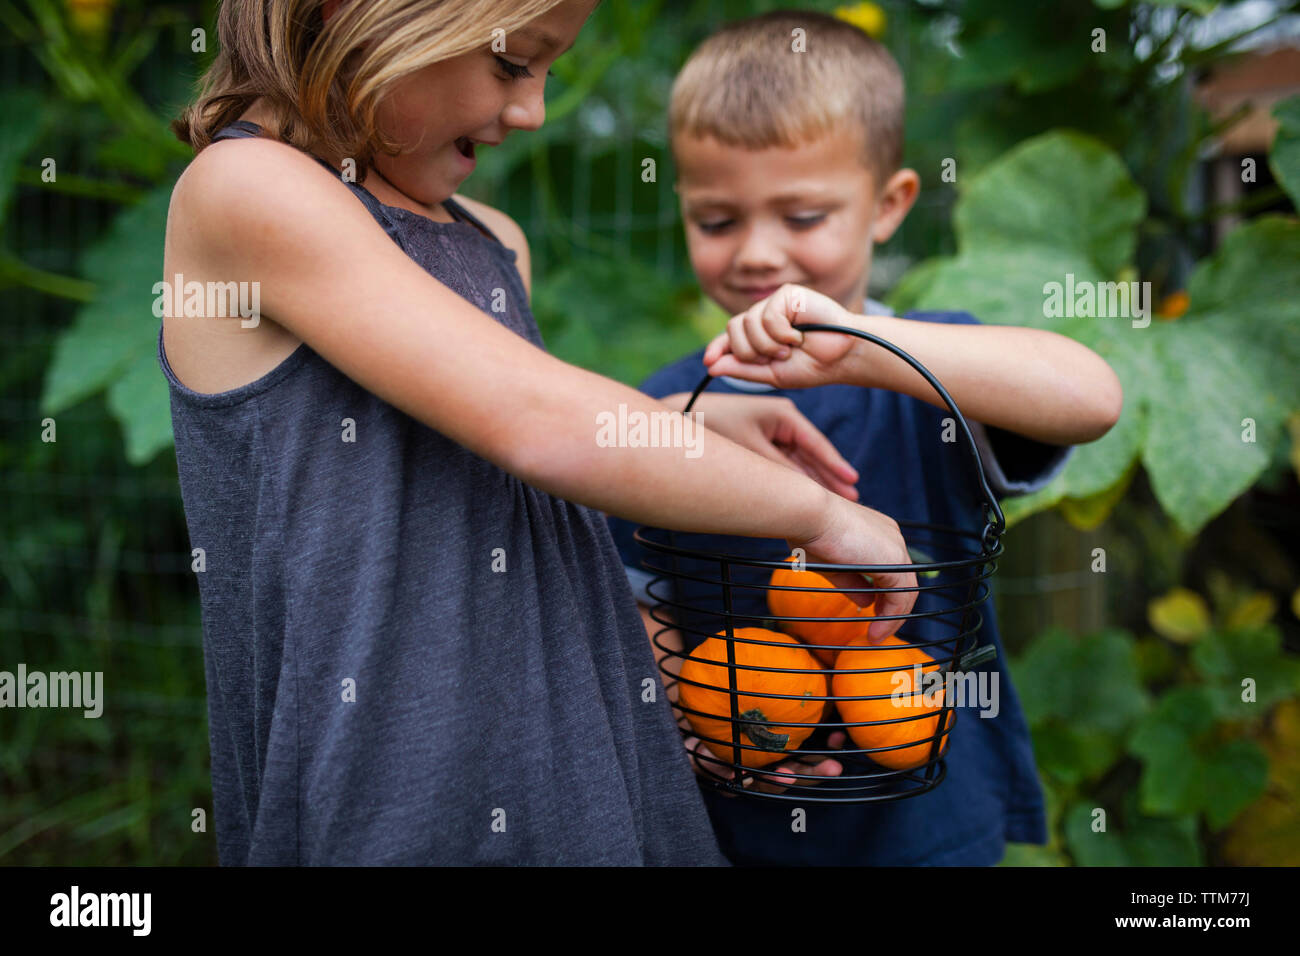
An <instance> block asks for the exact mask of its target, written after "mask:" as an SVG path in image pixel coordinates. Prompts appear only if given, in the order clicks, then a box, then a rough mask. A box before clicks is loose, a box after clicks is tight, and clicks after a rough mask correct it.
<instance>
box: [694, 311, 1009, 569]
mask: <svg viewBox="0 0 1300 956" xmlns="http://www.w3.org/2000/svg"><path fill="white" fill-rule="evenodd" d="M795 328H797V329H798V330H799V331H800V332H842V333H844V334H845V335H853V336H856V337H858V338H860V339H863V340H865V341H867V342H874V343H875V344H876V345H879V346H880V347H881V348H883V349H887V350H889V351H890V352H893V353H894V354H895V355H897V356H898V357H899V358H901V359H902V360H903V361H904V362H906V363H907V364H908V365H910V366H912V368H914V369H916V370H917V371H918V372H920V373H921V375H923V376H924V377H925V380H926V381H927V382H929V383H930V387H931V388H933V389H934V390H935V391H936V392H938V393H939V397H940V398H942V399H943V401H944V404H945V405H947V406H948V410H949V411H951V412H952V414H953V418H954V419H955V420H956V422H957V424H958V425H960V426H961V433H962V434H963V435H965V436H966V443H967V447H968V448H970V459H969V461H970V462H971V465H972V467H973V468H974V471H975V478H976V480H977V481H978V483H979V487H980V491H982V492H983V495H984V501H983V502H982V504H983V505H984V522H985V524H984V530H983V532H982V534H981V536H980V537H981V542H982V543H983V544H984V545H986V546H988V547H992V546H994V545H995V544H996V543H997V539H998V537H1000V536H1001V534H1002V532H1003V531H1005V530H1006V526H1007V522H1006V518H1005V517H1003V514H1002V508H1001V506H1000V505H999V504H998V501H997V498H996V497H994V495H993V490H992V489H991V488H990V487H989V483H988V478H987V477H986V476H985V474H984V462H983V460H982V459H981V458H980V453H979V449H978V448H977V447H976V446H975V438H974V436H973V435H971V432H970V427H969V426H968V425H967V424H966V416H964V415H963V414H962V413H961V410H960V409H959V408H957V403H956V402H954V401H953V400H952V396H951V395H949V394H948V390H947V389H946V388H944V387H943V386H942V385H940V384H939V380H938V379H937V378H935V377H934V376H933V375H932V374H931V373H930V370H929V369H928V368H926V367H925V366H924V365H922V364H921V363H920V362H918V361H917V360H916V359H914V358H912V356H910V355H908V354H907V353H906V352H904V351H903V350H902V349H900V348H899V347H898V346H897V345H895V344H894V343H893V342H887V341H885V340H884V339H882V338H880V336H878V335H873V334H872V333H870V332H863V331H862V330H861V329H853V328H848V327H847V326H843V325H826V324H823V323H820V322H814V323H809V324H808V325H797V326H795ZM713 380H714V377H713V376H712V375H707V374H706V375H705V376H704V380H703V381H701V382H700V384H699V385H697V386H695V391H694V392H692V393H691V400H690V401H689V402H687V403H686V408H684V409H683V410H682V414H686V413H688V412H690V410H691V407H692V406H693V405H694V404H695V400H696V399H697V398H699V397H700V393H702V392H703V391H704V390H705V389H706V388H708V387H709V383H710V382H712V381H713Z"/></svg>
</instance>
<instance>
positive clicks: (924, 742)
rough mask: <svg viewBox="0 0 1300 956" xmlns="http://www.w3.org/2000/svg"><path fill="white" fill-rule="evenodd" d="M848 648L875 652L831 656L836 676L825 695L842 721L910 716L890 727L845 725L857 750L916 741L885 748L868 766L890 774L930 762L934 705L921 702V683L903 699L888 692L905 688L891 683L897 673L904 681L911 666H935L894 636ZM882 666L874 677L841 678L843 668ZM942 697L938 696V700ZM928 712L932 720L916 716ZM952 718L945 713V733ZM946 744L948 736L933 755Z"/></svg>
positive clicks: (936, 709)
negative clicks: (909, 745) (873, 766)
mask: <svg viewBox="0 0 1300 956" xmlns="http://www.w3.org/2000/svg"><path fill="white" fill-rule="evenodd" d="M853 643H854V647H864V648H870V647H873V646H874V647H876V648H878V649H876V650H855V649H851V648H850V649H845V650H842V651H840V652H839V654H838V655H837V656H836V658H835V670H836V673H835V674H834V675H833V676H832V677H831V694H832V696H833V697H834V698H835V707H836V708H837V709H838V710H839V713H840V716H841V717H842V718H843V719H844V722H845V723H849V724H852V723H861V722H864V721H871V720H897V719H898V718H900V717H916V719H914V720H903V721H900V722H898V723H893V724H877V725H875V726H865V727H846V728H844V729H845V730H847V731H848V734H849V736H850V737H851V738H852V739H853V742H854V743H855V744H857V746H858V747H860V748H862V749H863V750H871V749H873V748H876V747H893V746H896V745H898V744H905V743H907V742H909V741H921V742H920V743H918V744H917V745H916V746H914V747H902V748H900V749H898V750H885V751H882V752H880V753H872V754H867V756H868V757H870V758H871V759H872V760H873V761H874V762H876V763H878V764H880V765H881V766H884V767H889V768H891V769H893V770H910V769H911V768H913V767H919V766H921V765H922V764H924V763H925V762H926V761H927V760H929V759H930V749H931V743H932V742H931V741H930V740H929V739H928V738H930V737H933V736H934V735H935V733H936V732H937V731H938V728H939V716H938V714H939V710H940V709H941V708H940V706H939V705H938V704H927V703H926V702H925V700H924V698H925V694H926V691H927V690H928V688H927V686H926V685H924V684H923V685H921V686H920V687H915V688H912V690H911V691H910V693H907V694H906V696H904V695H901V694H900V695H899V696H898V697H897V698H896V697H894V694H895V693H897V692H898V691H900V690H902V689H903V688H905V687H908V686H909V685H908V684H902V683H901V682H900V683H895V680H894V676H895V674H897V673H898V672H899V671H903V672H905V673H906V674H907V679H908V681H909V682H910V681H911V680H912V677H913V673H914V672H913V670H912V668H913V666H915V665H918V664H919V665H921V669H922V673H927V672H931V671H936V670H938V669H939V665H938V664H936V663H935V662H934V660H933V659H932V658H931V657H929V656H928V655H926V654H925V652H923V651H921V650H920V649H919V648H915V647H908V646H907V642H906V641H903V640H901V639H900V638H898V637H888V638H886V639H885V640H884V641H882V642H881V643H880V644H878V645H870V644H868V643H867V642H866V640H865V639H859V640H857V641H855V642H853ZM877 667H888V668H892V670H886V671H879V672H877V673H874V674H846V673H844V671H845V670H853V669H859V670H861V669H865V668H877ZM881 694H884V695H887V696H885V697H884V698H883V699H881V700H845V699H844V698H846V697H868V696H877V695H881ZM941 699H942V698H941ZM924 714H933V715H934V716H932V717H925V716H921V715H924ZM954 716H955V715H954V714H953V712H952V711H951V710H949V712H948V719H947V721H946V723H945V725H944V726H945V729H949V728H951V727H952V722H953V718H954ZM947 746H948V734H945V735H944V736H943V738H942V739H941V740H940V742H939V753H940V754H942V753H943V751H944V750H945V749H946V748H947Z"/></svg>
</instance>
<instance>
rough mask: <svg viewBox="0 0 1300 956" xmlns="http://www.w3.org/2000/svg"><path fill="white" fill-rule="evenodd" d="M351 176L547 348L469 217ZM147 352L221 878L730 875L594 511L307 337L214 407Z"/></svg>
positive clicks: (402, 231) (461, 281) (417, 250)
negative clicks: (460, 435) (264, 868)
mask: <svg viewBox="0 0 1300 956" xmlns="http://www.w3.org/2000/svg"><path fill="white" fill-rule="evenodd" d="M259 132H260V130H259V129H258V128H257V127H256V126H254V125H253V124H251V123H244V122H240V123H236V124H234V125H232V126H229V127H226V128H225V129H224V130H222V131H221V133H219V134H218V136H217V138H218V139H224V138H231V137H246V136H254V135H257V134H258V133H259ZM321 162H322V165H326V166H327V168H329V167H328V165H327V164H325V163H324V161H323V160H322V161H321ZM331 172H335V171H334V170H332V169H331ZM347 185H348V186H349V188H350V189H351V190H352V192H353V193H354V194H355V195H356V196H357V198H358V199H359V200H360V201H361V202H362V203H364V204H365V206H366V208H367V209H368V210H370V212H371V214H372V215H373V216H374V217H375V219H376V220H378V222H379V223H380V224H381V225H382V226H383V227H384V229H385V230H386V231H387V232H388V234H389V235H390V236H391V237H392V238H393V240H394V241H395V242H396V243H397V244H398V245H399V246H401V247H402V249H403V250H405V251H406V253H407V254H408V255H409V256H411V258H412V259H414V260H415V261H416V262H418V263H419V264H420V265H421V266H423V267H424V268H425V269H426V270H428V272H429V273H430V274H431V275H433V276H434V277H435V278H437V279H438V280H439V281H441V282H443V283H445V284H446V285H447V286H449V287H450V288H451V289H453V290H454V291H455V292H456V293H458V294H459V295H461V296H462V297H463V298H465V299H467V300H468V301H470V302H472V303H473V304H474V305H476V306H478V307H479V308H480V309H482V310H483V311H484V312H485V313H486V314H488V315H490V316H492V317H493V318H495V319H496V320H497V321H499V322H502V323H503V324H504V325H506V326H507V327H508V328H510V329H512V330H513V331H515V332H516V333H517V334H519V335H520V336H522V337H524V338H526V339H527V340H528V341H530V342H532V343H533V344H535V345H537V346H538V347H539V348H541V347H544V346H543V343H542V340H541V336H540V334H539V332H538V330H537V325H536V323H535V321H534V320H533V317H532V315H531V313H530V312H529V310H528V306H527V297H526V295H525V291H524V288H523V283H522V280H521V279H520V277H519V273H518V271H517V270H516V268H515V266H514V260H515V254H514V252H513V251H512V250H509V249H507V248H506V247H505V246H503V245H502V244H501V243H500V242H499V241H497V240H496V238H495V236H491V233H490V231H487V230H486V228H485V227H483V225H482V223H480V222H479V221H478V220H477V219H475V218H474V217H473V216H471V215H470V214H469V213H468V212H467V211H466V210H465V209H464V207H462V206H460V205H459V204H458V203H456V202H455V201H453V200H448V201H447V202H446V203H445V206H446V208H447V209H448V211H449V212H451V213H452V215H454V216H456V217H457V220H458V221H456V222H452V223H440V222H436V221H434V220H432V219H429V218H427V217H424V216H420V215H418V214H416V213H413V212H410V211H408V210H405V209H399V208H395V207H392V206H386V205H384V204H382V203H380V202H379V201H378V200H377V199H376V198H375V197H374V196H372V195H371V194H370V193H369V192H368V191H367V190H365V189H364V188H363V187H361V186H359V185H356V184H354V183H348V184H347ZM481 230H482V231H481ZM485 232H487V235H485V234H484V233H485ZM499 289H504V290H505V302H506V303H507V306H508V308H507V311H506V312H505V313H504V314H503V313H498V312H493V311H492V304H493V296H494V290H499ZM498 298H499V293H498ZM158 361H159V364H160V366H161V368H162V370H163V374H164V375H165V376H166V377H167V381H168V383H169V387H170V395H171V414H172V425H173V429H174V432H175V437H176V461H177V465H178V468H179V474H180V485H181V494H182V499H183V502H184V506H185V515H186V521H187V523H188V527H189V533H190V539H191V544H192V547H194V548H203V549H204V551H205V561H206V567H205V570H204V571H202V572H201V573H199V574H198V575H197V576H198V579H199V594H200V600H201V605H202V615H203V639H204V640H203V643H204V663H205V671H206V678H207V688H208V718H209V733H210V742H211V748H212V791H213V804H214V816H215V829H216V837H217V850H218V858H219V860H220V862H221V863H222V864H277V865H284V864H610V865H637V864H650V865H682V864H685V865H698V864H710V865H725V864H726V859H725V858H724V857H723V856H722V855H721V853H720V852H719V850H718V847H717V843H716V841H715V839H714V836H713V832H712V829H711V827H710V824H709V818H708V815H707V813H706V812H705V809H704V805H703V802H702V800H701V798H700V794H699V790H698V788H697V785H696V783H695V780H694V776H693V774H692V773H691V770H690V767H689V764H688V761H687V758H686V756H685V752H684V750H683V748H682V744H681V740H680V737H679V735H678V732H677V729H676V725H675V723H674V722H673V719H672V717H671V714H670V710H669V706H668V703H667V700H666V699H665V697H664V693H663V688H662V685H660V683H659V679H658V674H657V672H656V669H655V664H654V658H653V655H652V653H651V648H650V646H649V643H648V641H647V639H646V634H645V628H644V627H643V625H642V623H641V619H640V616H639V614H638V613H637V610H636V604H635V602H634V600H633V597H632V593H631V591H630V589H629V586H628V583H627V578H626V576H625V574H624V573H623V568H622V562H621V561H620V559H619V556H618V553H617V551H616V550H615V548H614V544H613V541H612V540H611V538H610V533H609V531H608V528H607V526H606V522H605V519H604V518H603V516H602V515H601V514H599V513H598V512H595V511H592V510H589V509H587V508H585V507H582V506H580V505H576V504H573V503H571V502H568V501H562V500H559V499H557V498H553V497H551V496H550V495H548V494H545V493H543V492H542V491H539V490H538V489H536V488H533V487H531V486H529V485H527V484H525V483H523V482H522V481H520V480H519V479H518V478H516V477H514V476H513V475H511V474H509V473H507V472H505V471H502V470H501V469H500V468H498V467H497V466H495V465H493V464H491V463H490V462H488V461H486V460H484V459H482V458H480V457H478V456H477V455H475V454H473V453H472V452H470V451H468V450H466V449H465V448H463V447H462V446H460V445H458V444H456V443H455V442H453V441H451V440H450V439H449V438H446V437H445V436H443V435H442V434H440V433H439V432H437V431H435V430H433V429H431V428H429V427H427V426H425V425H423V424H421V423H420V422H418V421H416V420H414V419H412V418H410V417H409V416H407V415H406V414H404V413H402V412H400V411H398V410H397V409H395V408H393V407H392V406H391V405H388V404H387V403H386V402H384V401H382V400H381V399H379V398H377V397H376V396H374V395H372V394H371V393H369V392H367V391H366V390H365V389H363V388H361V387H360V386H359V385H357V384H355V383H354V382H352V381H351V380H350V379H348V378H347V377H346V376H345V375H343V374H342V373H340V372H339V371H337V370H336V369H335V368H334V367H333V366H331V365H330V364H329V363H327V362H326V361H325V360H324V359H322V358H321V357H320V356H319V355H317V354H316V353H315V352H313V351H312V350H311V349H310V348H309V347H308V346H307V345H306V344H305V343H304V344H303V345H301V346H299V348H298V349H297V350H296V351H295V352H294V353H293V354H292V355H290V356H289V358H287V359H285V361H284V362H283V363H281V364H280V365H279V366H278V367H276V368H275V369H274V370H272V371H271V372H269V373H267V374H266V375H264V376H263V377H262V378H260V379H258V380H257V381H255V382H252V383H250V384H248V385H245V386H242V387H240V388H236V389H234V390H232V391H228V392H223V393H220V394H216V395H204V394H200V393H197V392H194V391H191V390H190V389H188V388H186V387H185V386H184V385H182V384H181V383H180V381H179V380H178V379H177V378H176V376H175V374H173V372H172V370H171V369H170V367H169V366H168V364H167V357H166V355H165V353H164V350H163V343H162V330H161V328H160V329H159V335H158ZM483 387H484V388H487V389H491V387H492V383H491V382H484V383H483ZM344 419H352V420H353V421H354V422H355V441H352V442H347V441H344V440H343V438H344V434H345V432H344V426H343V420H344ZM503 563H504V564H503ZM503 567H504V569H502V568H503ZM647 680H649V681H650V682H651V683H650V684H649V685H647V684H646V681H647ZM647 686H649V687H650V688H651V689H652V691H653V694H651V693H650V692H649V691H647V689H646V688H647ZM651 696H653V700H648V699H647V698H649V697H651Z"/></svg>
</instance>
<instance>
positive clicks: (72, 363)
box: [41, 183, 172, 463]
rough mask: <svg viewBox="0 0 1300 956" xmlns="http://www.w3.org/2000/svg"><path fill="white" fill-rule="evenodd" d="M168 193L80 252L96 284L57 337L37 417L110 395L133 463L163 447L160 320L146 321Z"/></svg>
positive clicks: (165, 411) (161, 190)
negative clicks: (158, 355)
mask: <svg viewBox="0 0 1300 956" xmlns="http://www.w3.org/2000/svg"><path fill="white" fill-rule="evenodd" d="M171 192H172V184H171V183H167V184H166V185H163V186H160V187H158V188H157V189H155V190H153V191H152V192H150V194H149V195H148V196H147V197H146V198H145V199H144V200H143V201H142V202H141V203H140V204H139V205H137V206H133V207H131V208H129V209H127V210H125V211H124V212H122V213H121V214H120V215H119V216H118V217H117V219H116V220H114V222H113V224H112V226H110V227H109V230H108V232H107V233H106V235H105V236H104V237H103V238H102V239H100V240H99V241H98V242H96V243H95V244H94V245H93V246H92V247H91V248H90V249H89V250H88V251H87V252H86V254H85V256H84V257H83V260H82V271H83V274H84V275H85V276H86V278H88V279H90V280H92V281H94V282H95V284H96V295H95V299H94V300H93V301H92V302H90V303H88V304H87V305H85V306H84V307H83V308H81V309H80V310H79V311H78V313H77V315H76V318H75V319H74V320H73V323H72V325H71V326H69V327H68V328H67V329H66V330H64V331H63V332H62V333H61V334H60V336H59V338H58V341H57V342H56V343H55V346H54V356H53V358H52V360H51V362H50V367H49V368H48V369H47V371H46V377H45V386H44V390H43V393H42V396H41V409H42V412H43V413H45V414H48V415H54V414H57V413H58V412H60V411H63V410H64V409H66V408H69V407H71V406H72V405H75V404H76V403H77V402H80V401H82V400H83V399H85V398H87V397H89V396H90V395H93V394H95V393H97V392H100V391H102V390H104V389H111V391H110V393H109V404H110V408H111V409H112V411H113V414H114V416H115V417H116V418H117V420H118V421H119V422H120V423H121V425H122V429H123V432H124V434H125V435H126V436H127V453H128V456H129V457H130V460H131V461H133V462H135V463H141V462H143V461H147V460H148V459H149V458H150V457H152V456H153V454H155V453H156V452H157V451H158V449H160V448H162V447H165V446H166V444H167V442H168V441H169V439H167V438H164V431H163V427H162V418H163V416H167V417H168V418H169V417H170V407H169V405H168V402H167V390H166V385H165V380H164V379H163V377H162V372H161V371H160V370H159V369H158V366H157V359H156V357H155V356H156V353H157V348H158V326H159V322H160V321H161V320H160V319H158V318H157V317H156V316H155V315H154V314H153V303H154V299H155V296H154V292H153V287H154V284H155V283H156V282H159V281H160V280H161V279H162V244H163V235H164V232H165V230H166V226H167V208H168V205H169V204H170V201H171ZM150 369H152V371H150ZM151 377H152V378H153V379H155V380H156V381H154V382H153V383H152V385H151V384H150V382H149V379H150V378H151ZM169 433H170V425H168V427H167V428H166V434H169Z"/></svg>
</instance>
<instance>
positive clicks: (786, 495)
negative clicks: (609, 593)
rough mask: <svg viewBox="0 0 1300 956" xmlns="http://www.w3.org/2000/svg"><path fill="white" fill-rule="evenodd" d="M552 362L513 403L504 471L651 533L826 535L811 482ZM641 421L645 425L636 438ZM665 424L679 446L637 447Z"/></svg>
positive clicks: (822, 498)
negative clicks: (538, 383) (538, 382)
mask: <svg viewBox="0 0 1300 956" xmlns="http://www.w3.org/2000/svg"><path fill="white" fill-rule="evenodd" d="M556 364H557V365H558V366H561V368H559V369H555V368H552V369H550V370H548V372H547V375H546V377H545V382H546V385H545V387H539V388H529V387H528V386H527V384H526V383H525V384H524V391H525V393H526V395H527V400H525V401H522V402H521V403H520V404H519V406H518V407H520V408H521V409H523V410H524V411H522V412H521V414H520V416H519V420H518V421H517V423H516V425H515V427H514V432H515V434H516V435H517V436H518V437H519V439H520V441H521V443H522V444H521V447H520V448H518V449H517V450H516V452H515V454H513V455H512V459H513V463H512V465H513V466H512V467H511V468H510V469H509V470H511V471H513V472H514V473H515V474H516V475H519V476H520V477H521V478H523V479H524V480H525V481H528V482H529V483H530V484H532V485H535V486H536V487H538V488H541V489H542V490H544V491H547V492H549V493H550V494H553V495H555V496H556V497H559V498H565V499H568V500H569V501H576V502H578V503H579V504H584V505H587V506H589V507H592V508H596V509H598V510H600V511H604V512H606V513H608V514H613V515H617V516H619V517H621V518H626V519H628V520H630V521H636V522H639V523H642V524H648V525H652V526H656V527H667V528H675V529H678V530H681V531H700V532H711V533H718V534H736V535H744V536H749V537H764V538H785V539H787V540H808V539H809V538H812V537H815V536H817V535H818V534H820V533H821V532H822V531H823V530H824V529H823V527H822V522H823V521H824V519H825V515H826V513H827V511H828V503H827V498H828V496H829V494H830V493H829V492H827V491H826V489H824V488H822V487H821V486H820V485H818V484H817V483H816V482H815V481H813V480H812V479H810V478H808V477H806V476H804V475H802V474H800V473H799V472H796V471H795V470H793V469H791V468H786V467H783V466H782V465H779V464H776V463H775V462H772V461H769V460H767V459H766V458H763V457H762V456H761V455H757V454H755V453H753V452H751V451H748V450H747V449H745V448H742V447H741V446H740V445H737V444H735V443H734V442H732V441H730V440H729V439H727V438H724V437H722V436H721V435H719V434H718V433H716V432H714V431H711V430H708V429H707V428H703V427H701V424H702V423H703V422H706V421H707V415H702V416H701V417H700V418H699V419H696V418H695V416H694V415H692V419H691V420H688V419H686V418H685V417H684V416H683V415H682V414H681V412H679V411H675V410H672V409H670V408H669V407H668V406H666V405H664V404H663V403H662V402H659V401H657V400H655V399H653V398H650V397H648V396H646V395H644V394H642V393H641V392H638V391H636V390H635V389H632V388H628V387H627V386H625V385H621V384H619V383H618V382H615V381H612V380H611V379H607V378H604V377H603V376H600V375H596V374H595V373H592V372H587V371H585V370H583V369H579V368H576V367H574V366H570V365H565V364H564V363H560V362H558V361H557V363H556ZM620 406H621V408H620ZM656 416H658V417H656ZM638 419H639V420H640V421H641V422H643V423H646V427H645V428H643V429H642V430H641V432H640V437H639V439H638V433H637V432H636V431H635V430H634V429H635V427H636V422H637V421H638ZM665 423H667V424H668V425H669V426H670V428H669V429H668V431H669V432H670V433H671V434H670V437H671V438H672V439H677V438H678V437H679V436H680V439H681V440H680V442H679V443H678V445H677V447H672V446H669V447H636V446H637V445H640V444H641V443H642V442H643V441H646V440H649V439H650V437H651V436H652V435H658V434H660V431H661V428H660V426H662V425H663V424H665ZM634 439H638V440H636V441H634ZM661 444H662V443H661Z"/></svg>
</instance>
